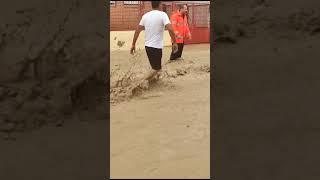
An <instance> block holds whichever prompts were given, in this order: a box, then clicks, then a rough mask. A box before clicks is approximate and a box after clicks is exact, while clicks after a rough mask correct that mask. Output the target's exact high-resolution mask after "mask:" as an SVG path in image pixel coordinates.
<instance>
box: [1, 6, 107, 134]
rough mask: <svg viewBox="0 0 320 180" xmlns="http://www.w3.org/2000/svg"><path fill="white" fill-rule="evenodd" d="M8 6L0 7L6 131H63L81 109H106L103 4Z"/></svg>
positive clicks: (2, 93)
mask: <svg viewBox="0 0 320 180" xmlns="http://www.w3.org/2000/svg"><path fill="white" fill-rule="evenodd" d="M10 3H11V5H10ZM7 4H8V5H7V6H1V8H0V10H1V11H2V13H3V14H5V15H4V16H1V17H0V22H3V24H1V26H0V59H1V61H0V63H1V65H0V132H5V133H10V132H14V131H25V130H32V129H35V128H39V127H41V126H43V125H45V124H54V125H57V126H61V125H62V124H63V122H64V121H65V120H68V119H70V118H72V116H73V114H74V112H75V111H77V110H79V108H85V109H90V107H88V106H96V104H97V103H100V104H101V103H104V104H105V103H106V102H105V96H106V95H105V94H106V93H105V91H106V89H105V87H106V83H107V82H106V77H107V76H106V75H107V70H106V69H107V64H106V43H105V42H106V38H105V34H106V33H105V29H104V27H105V24H104V23H105V22H104V21H103V19H104V17H105V14H101V13H100V14H99V13H98V12H105V8H104V5H103V2H102V3H100V4H99V3H96V2H95V1H84V0H77V1H70V2H66V1H61V0H53V1H50V2H43V1H40V0H38V1H37V0H36V1H32V3H30V4H29V2H28V3H26V4H28V5H25V6H24V5H23V4H21V3H15V2H14V1H10V2H8V3H7ZM16 4H19V6H18V5H16ZM30 6H31V7H32V8H30ZM84 9H85V10H84ZM97 9H99V10H97ZM102 9H103V10H102ZM81 11H85V12H86V13H85V14H80V12H81ZM84 24H86V26H83V25H84ZM99 27H101V28H99ZM99 29H100V31H99V32H98V31H97V30H99ZM92 99H94V100H92ZM93 101H95V102H93ZM100 106H103V107H104V108H106V107H105V106H104V105H100ZM94 109H95V108H92V111H95V110H94ZM99 113H102V111H101V112H99ZM100 115H101V114H100ZM101 116H102V115H101Z"/></svg>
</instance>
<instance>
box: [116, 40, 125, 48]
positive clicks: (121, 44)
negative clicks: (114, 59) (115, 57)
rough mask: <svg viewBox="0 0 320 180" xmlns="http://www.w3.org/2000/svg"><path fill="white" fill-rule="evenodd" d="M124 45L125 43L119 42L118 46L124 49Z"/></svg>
mask: <svg viewBox="0 0 320 180" xmlns="http://www.w3.org/2000/svg"><path fill="white" fill-rule="evenodd" d="M124 44H125V41H118V43H117V45H118V46H119V47H122V46H123V45H124Z"/></svg>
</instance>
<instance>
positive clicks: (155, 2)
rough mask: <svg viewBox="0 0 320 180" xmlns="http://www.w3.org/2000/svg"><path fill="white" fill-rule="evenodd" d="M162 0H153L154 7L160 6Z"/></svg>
mask: <svg viewBox="0 0 320 180" xmlns="http://www.w3.org/2000/svg"><path fill="white" fill-rule="evenodd" d="M160 3H161V1H151V6H152V8H153V9H154V8H158V7H159V6H160Z"/></svg>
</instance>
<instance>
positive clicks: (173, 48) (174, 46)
mask: <svg viewBox="0 0 320 180" xmlns="http://www.w3.org/2000/svg"><path fill="white" fill-rule="evenodd" d="M177 51H178V44H177V43H173V44H172V52H173V53H176V52H177Z"/></svg>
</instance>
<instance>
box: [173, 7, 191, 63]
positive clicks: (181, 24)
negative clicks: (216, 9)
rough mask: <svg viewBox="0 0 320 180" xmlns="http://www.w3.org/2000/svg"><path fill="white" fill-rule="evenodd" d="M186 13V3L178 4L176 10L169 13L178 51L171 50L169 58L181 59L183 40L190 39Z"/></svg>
mask: <svg viewBox="0 0 320 180" xmlns="http://www.w3.org/2000/svg"><path fill="white" fill-rule="evenodd" d="M187 13H188V6H187V5H186V4H184V5H182V4H179V5H178V10H177V12H176V13H173V14H172V15H171V18H170V20H171V24H172V28H173V30H174V33H175V35H176V43H177V44H178V51H176V52H171V56H170V60H171V61H172V60H178V59H182V58H181V55H182V51H183V46H184V42H185V40H186V39H191V33H190V30H189V26H188V19H187Z"/></svg>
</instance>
